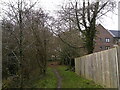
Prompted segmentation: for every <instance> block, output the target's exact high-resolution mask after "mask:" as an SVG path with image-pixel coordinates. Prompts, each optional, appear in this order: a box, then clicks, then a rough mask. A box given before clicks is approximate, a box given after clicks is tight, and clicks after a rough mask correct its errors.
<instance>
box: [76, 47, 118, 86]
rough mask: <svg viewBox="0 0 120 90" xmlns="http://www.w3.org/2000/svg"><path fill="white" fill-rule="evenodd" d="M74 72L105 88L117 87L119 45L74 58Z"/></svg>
mask: <svg viewBox="0 0 120 90" xmlns="http://www.w3.org/2000/svg"><path fill="white" fill-rule="evenodd" d="M75 72H76V73H77V74H78V75H80V76H82V77H84V78H87V79H90V80H93V81H94V82H95V83H97V84H100V85H102V86H104V87H106V88H119V86H120V83H119V82H120V47H116V48H112V49H109V50H105V51H101V52H97V53H93V54H90V55H86V56H83V57H79V58H75Z"/></svg>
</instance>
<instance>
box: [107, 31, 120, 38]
mask: <svg viewBox="0 0 120 90" xmlns="http://www.w3.org/2000/svg"><path fill="white" fill-rule="evenodd" d="M109 32H110V34H112V36H113V37H120V31H118V30H109Z"/></svg>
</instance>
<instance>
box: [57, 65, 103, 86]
mask: <svg viewBox="0 0 120 90" xmlns="http://www.w3.org/2000/svg"><path fill="white" fill-rule="evenodd" d="M57 69H58V71H59V73H60V75H61V77H62V88H102V86H100V85H97V84H95V83H94V82H93V81H90V80H87V79H85V78H82V77H80V76H78V75H77V74H76V73H74V72H71V71H65V69H66V67H65V66H59V67H58V68H57Z"/></svg>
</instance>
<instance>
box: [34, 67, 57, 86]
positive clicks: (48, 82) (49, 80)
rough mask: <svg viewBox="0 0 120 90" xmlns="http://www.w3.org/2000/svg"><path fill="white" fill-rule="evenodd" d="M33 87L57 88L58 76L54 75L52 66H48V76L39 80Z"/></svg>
mask: <svg viewBox="0 0 120 90" xmlns="http://www.w3.org/2000/svg"><path fill="white" fill-rule="evenodd" d="M33 87H35V88H56V87H57V78H56V76H55V75H54V73H53V71H52V68H48V69H47V74H46V76H44V77H43V78H40V79H39V80H37V81H36V82H35V83H34V85H33Z"/></svg>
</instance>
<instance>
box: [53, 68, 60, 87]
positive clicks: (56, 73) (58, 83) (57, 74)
mask: <svg viewBox="0 0 120 90" xmlns="http://www.w3.org/2000/svg"><path fill="white" fill-rule="evenodd" d="M53 72H54V73H55V75H56V77H57V79H58V80H57V88H61V86H62V77H61V76H60V74H59V72H58V70H57V69H55V68H54V69H53Z"/></svg>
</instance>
